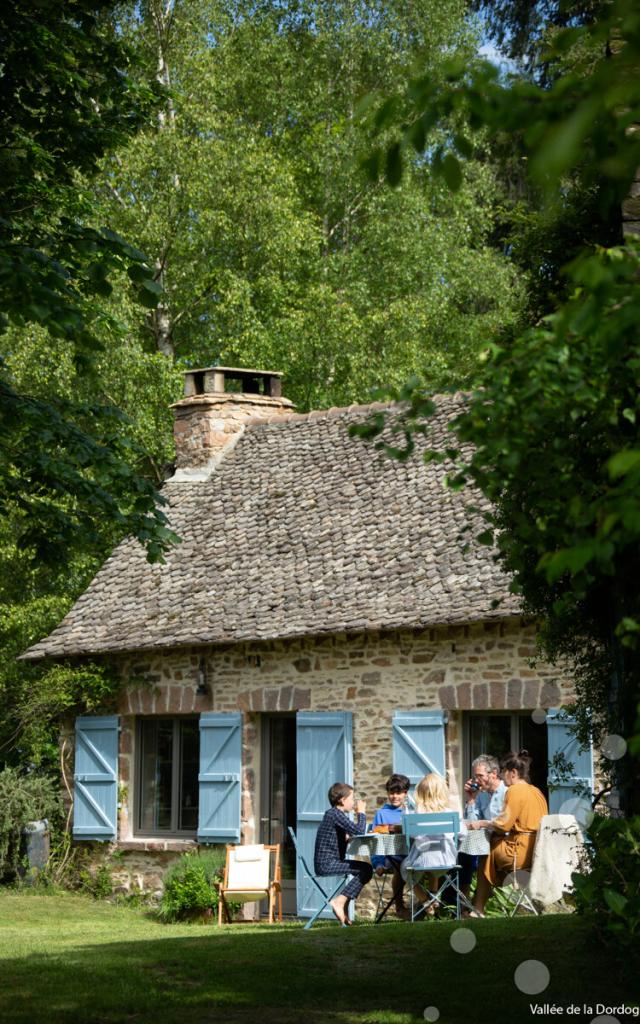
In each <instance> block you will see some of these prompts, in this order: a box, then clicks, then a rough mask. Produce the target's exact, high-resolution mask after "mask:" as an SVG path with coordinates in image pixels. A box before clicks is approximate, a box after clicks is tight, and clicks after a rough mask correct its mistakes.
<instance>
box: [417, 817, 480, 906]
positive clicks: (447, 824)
mask: <svg viewBox="0 0 640 1024" xmlns="http://www.w3.org/2000/svg"><path fill="white" fill-rule="evenodd" d="M402 831H403V832H404V834H405V836H406V837H407V843H408V845H409V848H411V841H412V840H414V839H416V837H418V836H429V837H431V838H434V839H435V838H437V837H439V836H440V837H444V836H445V835H449V836H452V837H453V846H452V849H453V851H454V852H455V857H454V858H453V863H452V864H437V865H436V866H434V867H433V868H420V867H417V868H412V867H408V868H407V882H408V884H409V886H410V888H411V920H412V921H415V920H416V918H418V917H421V915H422V914H424V913H425V911H426V910H427V909H428V908H429V907H430V906H432V905H433V904H437V905H438V906H440V907H443V908H445V909H447V910H449V909H451V905H450V903H449V902H448V901H445V899H444V894H445V892H446V891H447V890H449V891H450V890H453V892H454V893H455V897H456V903H455V906H456V918H458V919H459V918H460V910H461V906H462V905H463V904H464V906H465V907H466V908H467V909H468V910H473V906H472V904H471V903H470V902H469V900H468V899H467V897H466V896H465V895H464V893H463V892H462V891H461V889H460V884H459V878H458V875H459V872H460V870H461V868H460V865H459V864H458V863H457V850H458V835H459V832H460V815H459V814H458V812H457V811H440V812H438V813H437V814H404V815H403V816H402ZM427 872H432V873H433V874H437V875H442V874H443V875H444V876H445V877H444V881H443V882H442V883H441V884H440V887H439V889H438V891H437V892H435V893H431V897H430V899H428V900H427V902H426V903H425V904H424V905H423V906H421V907H420V908H419V909H418V910H417V911H416V910H415V893H414V888H413V887H414V885H415V884H416V882H415V881H412V880H411V877H410V876H411V875H423V874H425V873H427Z"/></svg>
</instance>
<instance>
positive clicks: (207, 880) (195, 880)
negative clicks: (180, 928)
mask: <svg viewBox="0 0 640 1024" xmlns="http://www.w3.org/2000/svg"><path fill="white" fill-rule="evenodd" d="M225 857H226V852H225V850H224V847H222V848H220V849H217V850H216V849H213V850H207V851H206V852H204V853H186V854H185V855H184V856H183V857H181V858H180V860H179V861H176V863H175V864H173V865H172V866H171V867H170V868H169V870H168V871H167V873H166V874H165V876H164V879H163V892H162V900H161V902H160V909H159V915H160V917H161V918H162V920H163V921H180V920H184V919H185V918H190V917H195V916H197V915H199V914H202V913H204V912H205V911H207V910H209V909H211V910H214V909H215V908H216V907H217V905H218V890H217V888H216V882H218V881H220V880H221V879H222V873H223V870H224V863H225Z"/></svg>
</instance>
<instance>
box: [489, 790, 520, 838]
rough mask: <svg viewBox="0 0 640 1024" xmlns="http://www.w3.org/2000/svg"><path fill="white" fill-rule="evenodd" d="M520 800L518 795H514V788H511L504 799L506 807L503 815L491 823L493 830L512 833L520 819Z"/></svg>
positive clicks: (503, 809)
mask: <svg viewBox="0 0 640 1024" xmlns="http://www.w3.org/2000/svg"><path fill="white" fill-rule="evenodd" d="M518 810H519V805H518V799H517V795H515V796H514V794H513V786H509V788H508V789H507V792H506V795H505V798H504V807H503V808H502V813H501V814H499V815H498V817H497V818H494V819H493V821H492V822H491V823H490V825H491V828H493V829H496V830H497V831H499V832H510V831H511V829H512V828H513V826H514V825H515V823H516V818H517V817H518Z"/></svg>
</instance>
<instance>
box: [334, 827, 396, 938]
mask: <svg viewBox="0 0 640 1024" xmlns="http://www.w3.org/2000/svg"><path fill="white" fill-rule="evenodd" d="M408 852H409V847H408V845H407V837H406V836H404V835H403V834H402V832H391V833H385V832H366V833H365V835H363V836H352V838H351V839H350V840H349V842H348V843H347V857H348V858H353V859H354V860H369V861H370V860H371V859H372V857H406V855H407V853H408ZM374 881H375V882H376V884H377V886H378V911H377V913H376V919H375V923H376V924H379V923H380V921H382V919H383V917H384V916H385V914H386V912H387V910H388V909H389V907H390V906H391V904H392V903H393V897H392V898H391V899H390V900H389V902H388V903H387V904H386V905H385V906H384V907H382V903H383V896H384V887H385V883H386V876H384V878H383V881H382V885H380V882H379V880H378V879H377V878H376V876H375V875H374ZM381 907H382V910H381V909H380V908H381Z"/></svg>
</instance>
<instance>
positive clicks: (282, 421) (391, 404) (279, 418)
mask: <svg viewBox="0 0 640 1024" xmlns="http://www.w3.org/2000/svg"><path fill="white" fill-rule="evenodd" d="M470 394H471V392H470V391H461V390H459V391H445V392H440V393H438V394H435V395H431V396H430V397H431V398H432V400H433V401H434V402H438V401H443V400H444V399H460V398H462V397H465V396H468V395H470ZM404 404H406V403H403V402H396V401H392V400H389V401H387V402H362V403H353V404H351V405H339V406H336V405H333V406H331V407H330V408H329V409H310V410H309V412H289V413H284V414H283V413H279V414H278V413H274V414H272V415H269V414H268V413H266V414H262V413H257V414H256V415H255V416H252V417H251V418H250V419H248V420H247V424H246V425H247V426H248V427H251V428H252V429H254V428H255V427H262V426H267V425H268V426H273V424H278V425H280V426H286V424H287V423H292V422H294V423H304V422H309V421H311V420H319V419H338V418H339V417H340V416H344V415H346V414H347V413H354V412H377V411H381V410H383V409H394V408H399V407H400V406H402V405H404Z"/></svg>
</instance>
